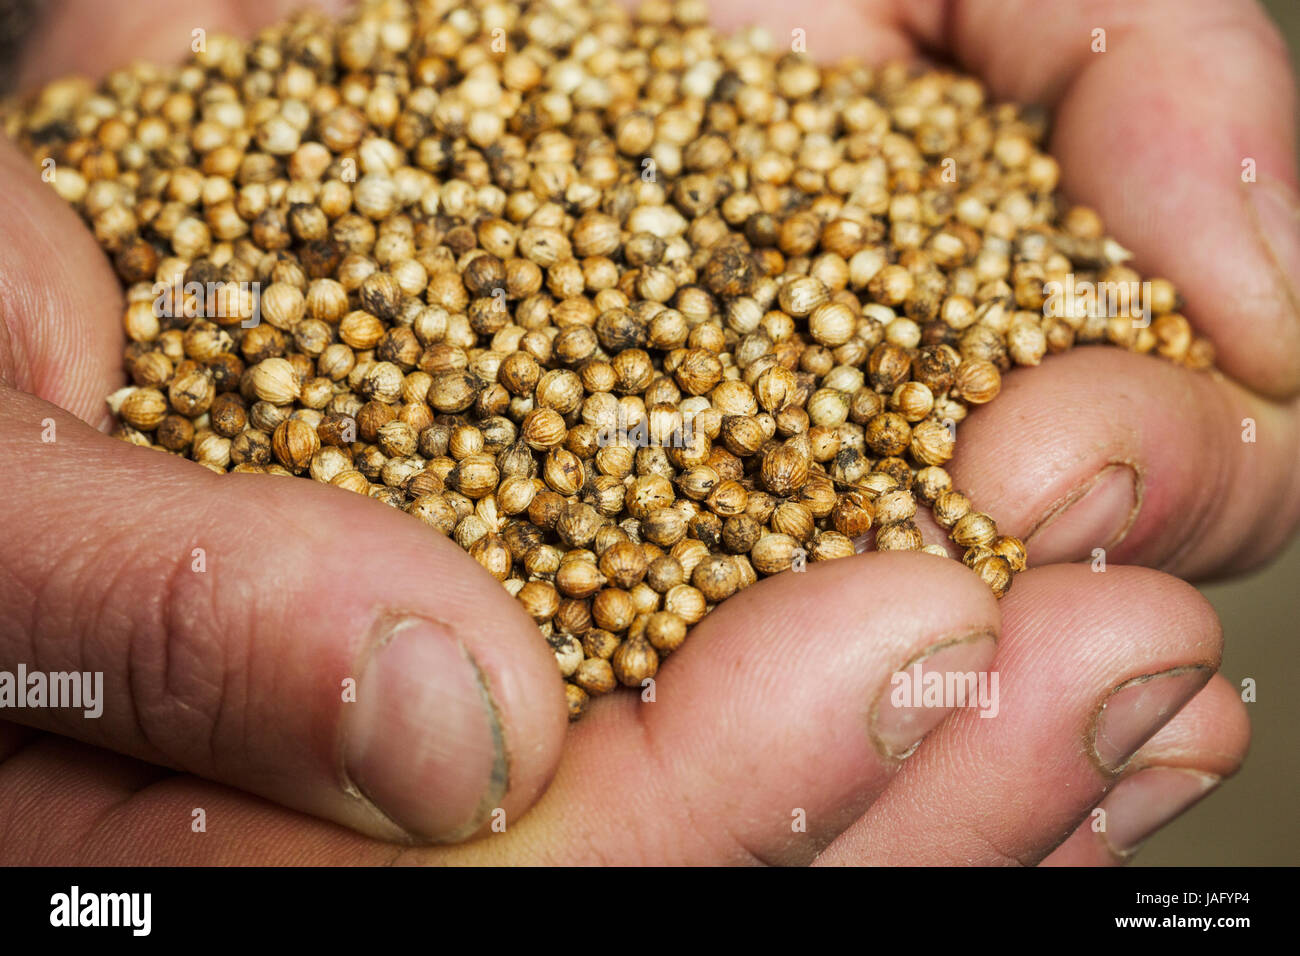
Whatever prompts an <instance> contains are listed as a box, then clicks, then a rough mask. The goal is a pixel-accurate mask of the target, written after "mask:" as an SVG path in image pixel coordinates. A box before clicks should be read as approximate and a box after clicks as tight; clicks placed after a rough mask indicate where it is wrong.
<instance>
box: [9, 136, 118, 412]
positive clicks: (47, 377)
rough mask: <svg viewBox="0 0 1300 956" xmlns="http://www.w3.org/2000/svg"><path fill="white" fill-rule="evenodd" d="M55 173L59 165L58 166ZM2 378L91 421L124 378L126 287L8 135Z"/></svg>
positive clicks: (67, 208) (73, 213)
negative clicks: (123, 309)
mask: <svg viewBox="0 0 1300 956" xmlns="http://www.w3.org/2000/svg"><path fill="white" fill-rule="evenodd" d="M56 175H57V172H56ZM0 176H3V177H4V179H5V181H6V182H8V183H11V184H12V185H13V188H12V189H9V190H6V192H5V196H4V206H3V208H4V215H2V216H0V303H2V305H0V384H4V385H9V386H12V387H14V388H18V389H21V390H23V391H25V392H31V393H32V394H35V395H39V396H40V397H41V398H44V399H46V400H47V401H51V402H54V403H55V404H56V405H59V406H61V407H62V408H66V409H67V410H68V411H70V412H72V413H73V414H74V415H77V416H78V417H80V418H82V419H84V420H85V421H88V422H90V423H91V424H93V425H104V424H106V423H107V421H108V408H107V406H105V404H104V396H105V395H108V394H109V393H110V392H112V391H113V390H114V389H115V388H117V387H118V386H119V385H120V384H121V380H122V371H121V369H122V355H121V349H122V332H121V315H122V293H121V288H120V286H119V285H118V282H117V278H116V277H115V276H114V275H113V270H112V269H111V268H110V267H109V265H108V262H107V260H106V259H105V258H104V255H103V253H101V252H100V251H99V247H98V246H97V245H96V244H95V240H94V237H93V236H92V235H91V234H90V232H89V231H88V230H87V229H86V227H85V226H84V225H83V224H82V222H81V220H80V219H79V218H78V217H77V214H76V213H75V212H73V211H72V209H71V208H70V207H69V206H68V204H67V203H65V202H64V201H63V200H62V199H60V198H59V197H58V195H57V194H56V193H55V192H54V190H53V189H51V188H50V187H49V186H47V185H46V184H44V183H42V182H41V179H40V176H38V175H37V174H36V173H35V172H34V171H33V170H32V167H31V163H30V161H29V160H27V159H26V158H24V157H23V156H21V155H20V154H19V153H18V151H17V150H16V149H15V148H14V147H13V145H11V144H10V143H9V141H8V140H6V139H4V138H2V137H0Z"/></svg>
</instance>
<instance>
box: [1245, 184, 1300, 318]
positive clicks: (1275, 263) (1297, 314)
mask: <svg viewBox="0 0 1300 956" xmlns="http://www.w3.org/2000/svg"><path fill="white" fill-rule="evenodd" d="M1252 190H1267V191H1269V192H1272V193H1275V194H1276V195H1277V196H1278V198H1281V199H1283V200H1285V201H1286V203H1287V205H1289V206H1290V207H1291V208H1292V210H1293V211H1296V207H1295V200H1294V199H1293V198H1292V197H1290V196H1287V195H1286V193H1285V192H1284V191H1283V189H1282V184H1281V183H1280V182H1275V181H1274V180H1273V177H1271V176H1268V177H1259V178H1258V181H1256V182H1254V183H1246V182H1242V183H1239V184H1238V194H1239V198H1240V201H1241V204H1242V206H1243V207H1244V208H1245V210H1246V217H1247V218H1248V219H1249V220H1250V225H1251V228H1252V229H1253V230H1254V232H1255V237H1256V238H1257V239H1258V240H1259V244H1260V246H1261V247H1262V248H1263V250H1264V255H1265V257H1266V258H1267V259H1268V262H1269V265H1271V266H1272V267H1273V272H1274V274H1275V280H1276V282H1277V285H1278V287H1279V288H1280V289H1281V290H1282V295H1283V296H1284V297H1285V298H1286V305H1287V307H1288V308H1289V309H1290V310H1291V314H1292V318H1293V319H1294V320H1295V321H1297V322H1300V299H1297V295H1296V289H1295V286H1294V285H1293V284H1292V283H1291V281H1290V279H1289V278H1288V276H1287V273H1286V269H1285V267H1284V266H1283V265H1282V261H1281V259H1279V258H1278V255H1277V251H1276V250H1275V249H1274V248H1273V243H1272V242H1270V241H1269V237H1268V233H1266V232H1265V231H1264V228H1263V224H1262V223H1261V221H1260V217H1259V208H1258V206H1257V205H1256V203H1255V201H1254V200H1253V198H1252V197H1251V191H1252ZM1297 212H1298V214H1297V215H1296V216H1295V217H1294V218H1295V219H1296V222H1297V225H1298V226H1300V211H1297Z"/></svg>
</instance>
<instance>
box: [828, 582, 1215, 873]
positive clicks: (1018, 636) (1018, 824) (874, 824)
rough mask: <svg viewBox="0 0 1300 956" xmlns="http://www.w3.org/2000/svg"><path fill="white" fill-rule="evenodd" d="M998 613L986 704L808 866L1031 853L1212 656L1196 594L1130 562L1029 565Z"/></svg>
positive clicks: (1063, 833)
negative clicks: (993, 678) (1099, 568)
mask: <svg viewBox="0 0 1300 956" xmlns="http://www.w3.org/2000/svg"><path fill="white" fill-rule="evenodd" d="M1002 612H1003V640H1002V642H1001V644H1000V646H999V648H998V659H997V664H996V672H997V674H998V675H999V681H998V685H997V695H996V709H995V711H994V710H992V709H989V708H986V709H984V710H976V709H972V708H967V709H963V710H961V711H959V712H958V713H956V714H954V715H952V717H950V718H949V720H948V721H947V722H946V723H945V724H944V725H942V726H941V727H940V728H939V729H938V731H936V732H935V733H934V734H932V735H931V736H930V737H929V738H927V740H926V741H925V742H924V743H923V744H922V745H921V747H920V748H919V749H918V750H917V752H916V753H915V754H914V755H913V756H912V757H911V758H910V759H909V760H908V761H907V762H906V763H905V764H904V765H903V767H902V769H901V770H900V771H899V773H898V776H896V777H895V778H894V780H893V781H891V782H890V785H889V787H888V788H887V789H886V790H885V792H884V793H883V794H882V795H881V797H880V798H879V799H878V800H877V801H876V802H875V803H874V804H873V805H872V806H871V808H870V809H869V810H868V811H867V812H866V814H865V815H864V816H863V817H862V819H861V820H859V821H858V822H857V823H855V824H854V825H853V826H852V827H850V828H849V830H847V831H846V832H845V833H844V834H843V835H842V836H840V837H839V838H838V839H836V840H835V842H834V843H832V844H831V845H830V847H828V848H827V850H826V852H825V853H824V854H822V856H821V857H819V858H818V862H819V863H825V864H868V865H886V864H904V863H911V864H915V863H924V864H932V865H933V864H942V865H953V864H976V865H989V864H1000V863H1024V864H1029V863H1035V862H1037V861H1039V860H1041V859H1042V858H1043V857H1045V856H1046V855H1047V853H1048V852H1050V851H1051V850H1052V849H1053V848H1054V847H1056V846H1057V845H1058V844H1060V843H1061V842H1062V841H1063V840H1064V839H1065V838H1066V837H1067V836H1068V835H1069V834H1070V833H1071V832H1072V831H1073V829H1074V828H1075V826H1076V825H1077V824H1078V822H1079V820H1081V819H1082V818H1083V816H1084V815H1085V814H1086V813H1087V812H1088V811H1089V810H1090V809H1091V808H1092V807H1093V806H1094V805H1095V804H1096V803H1097V801H1098V800H1100V798H1101V796H1102V794H1103V793H1104V792H1105V791H1106V789H1107V788H1108V787H1109V786H1110V784H1111V783H1112V781H1113V780H1114V779H1115V775H1116V774H1117V773H1119V772H1120V771H1122V770H1123V769H1124V768H1125V767H1126V766H1128V765H1129V762H1130V760H1131V758H1132V756H1133V754H1134V753H1135V752H1137V751H1138V749H1139V748H1140V747H1141V746H1142V744H1143V743H1145V742H1146V741H1147V740H1148V739H1150V738H1151V737H1152V736H1153V735H1154V734H1155V733H1156V732H1157V731H1158V730H1159V729H1160V728H1161V727H1162V726H1164V725H1165V724H1166V723H1167V722H1168V720H1169V718H1170V717H1172V716H1173V715H1174V714H1175V713H1177V712H1178V710H1179V709H1180V708H1181V707H1182V706H1183V705H1184V704H1186V703H1187V701H1188V700H1190V699H1191V698H1192V697H1193V696H1194V695H1195V694H1196V693H1197V692H1198V691H1199V690H1200V688H1201V687H1203V686H1204V685H1205V683H1206V681H1208V680H1209V678H1210V676H1211V674H1212V673H1213V672H1214V670H1215V669H1216V668H1217V666H1218V662H1219V654H1220V646H1221V634H1220V631H1219V626H1218V621H1217V619H1216V618H1215V616H1214V613H1213V611H1212V610H1211V609H1210V607H1209V605H1208V604H1207V603H1206V602H1205V600H1204V599H1203V598H1202V597H1200V595H1199V594H1198V593H1197V592H1196V591H1195V590H1194V589H1192V588H1191V587H1190V586H1188V585H1186V584H1183V583H1182V582H1180V581H1178V580H1177V579H1175V578H1171V577H1167V576H1165V575H1161V574H1158V573H1156V572H1152V571H1147V570H1144V569H1140V568H1112V569H1111V570H1110V571H1109V572H1107V573H1106V574H1105V575H1100V574H1097V575H1094V574H1091V573H1089V571H1088V570H1087V569H1086V568H1083V567H1079V566H1072V565H1055V566H1052V567H1048V568H1038V569H1035V570H1033V571H1029V572H1026V573H1025V574H1023V575H1021V576H1020V577H1019V578H1018V579H1017V581H1016V586H1015V588H1013V589H1012V591H1011V593H1010V594H1008V595H1007V597H1006V598H1004V599H1003V601H1002ZM991 686H992V685H990V689H991ZM983 713H992V714H993V716H992V719H984V717H983V716H982V714H983Z"/></svg>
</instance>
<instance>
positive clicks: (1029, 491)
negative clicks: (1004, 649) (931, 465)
mask: <svg viewBox="0 0 1300 956" xmlns="http://www.w3.org/2000/svg"><path fill="white" fill-rule="evenodd" d="M1050 365H1051V369H1052V374H1051V375H1036V374H1034V370H1024V371H1015V372H1012V373H1011V374H1010V375H1008V376H1007V378H1006V382H1005V387H1004V389H1003V391H1002V394H1001V395H999V397H998V401H997V403H995V404H991V405H989V406H988V407H987V408H981V409H979V410H978V411H977V412H976V413H975V414H973V415H971V416H970V418H969V419H968V420H967V421H965V422H963V423H962V424H961V426H960V429H961V433H960V444H959V452H958V455H957V457H956V458H955V459H954V461H953V463H952V467H951V471H952V474H953V479H954V482H955V483H956V484H957V485H958V486H960V487H961V488H963V490H965V491H967V493H968V494H969V495H970V496H971V499H972V500H973V501H975V502H977V503H978V506H979V507H980V508H981V509H983V510H986V511H987V512H988V513H989V514H992V515H995V516H996V517H997V520H998V524H999V527H1003V528H1005V529H1006V531H1007V532H1008V533H1010V534H1015V535H1018V536H1021V537H1023V538H1024V539H1025V540H1026V542H1027V545H1028V549H1029V560H1030V563H1031V564H1033V565H1043V564H1052V563H1057V562H1063V561H1076V560H1093V559H1095V558H1097V557H1098V556H1099V555H1098V552H1097V551H1096V549H1103V550H1104V558H1105V561H1107V562H1114V563H1135V564H1144V565H1150V566H1154V567H1159V568H1162V569H1164V570H1167V571H1169V572H1170V573H1171V574H1176V575H1178V576H1180V577H1188V578H1200V577H1204V576H1207V575H1212V574H1229V573H1241V572H1243V571H1246V570H1248V569H1250V568H1252V567H1255V566H1257V565H1259V564H1262V563H1263V562H1265V561H1267V560H1269V558H1271V557H1272V556H1273V555H1275V554H1276V553H1277V552H1278V551H1279V550H1280V549H1281V548H1282V547H1283V546H1284V545H1285V543H1286V541H1287V540H1288V539H1289V538H1290V535H1291V533H1292V531H1293V529H1294V528H1295V526H1296V523H1297V521H1300V472H1297V470H1296V468H1295V463H1296V462H1297V461H1300V415H1298V414H1297V411H1298V410H1300V405H1297V403H1295V402H1293V403H1291V404H1290V405H1289V406H1280V405H1275V404H1272V403H1270V402H1267V401H1263V400H1261V399H1258V398H1256V397H1255V396H1253V395H1251V394H1250V393H1249V392H1247V391H1246V390H1245V389H1243V388H1241V387H1239V386H1237V385H1235V384H1233V383H1231V382H1228V381H1226V380H1224V379H1222V378H1219V377H1215V376H1210V375H1193V374H1189V373H1187V372H1186V371H1184V370H1181V369H1178V368H1176V367H1173V366H1171V365H1169V364H1168V363H1166V362H1162V361H1158V360H1155V359H1151V358H1148V357H1144V356H1139V355H1132V354H1130V353H1127V352H1120V351H1118V350H1112V349H1093V348H1088V349H1078V350H1075V351H1073V352H1071V353H1069V354H1066V355H1061V356H1057V357H1054V358H1052V359H1051V361H1050ZM1061 409H1069V415H1068V417H1062V413H1061Z"/></svg>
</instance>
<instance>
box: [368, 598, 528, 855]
mask: <svg viewBox="0 0 1300 956" xmlns="http://www.w3.org/2000/svg"><path fill="white" fill-rule="evenodd" d="M344 706H345V707H347V708H348V712H347V713H345V715H344V725H343V728H344V730H343V732H344V747H343V760H344V768H345V770H346V772H347V775H348V777H349V780H350V782H351V783H352V784H353V785H354V786H355V787H356V788H357V789H358V790H360V791H361V793H362V794H363V795H364V796H365V797H366V798H367V799H369V800H370V801H371V802H372V803H373V804H374V805H375V806H376V807H377V808H378V809H379V810H380V811H381V812H382V813H383V814H384V815H385V816H387V817H388V818H389V819H390V820H391V821H393V823H395V824H396V825H397V826H399V827H400V828H401V829H402V830H404V831H405V832H406V833H407V834H409V835H410V836H411V837H412V838H413V839H416V840H421V841H426V842H430V841H432V842H450V841H455V840H460V839H464V838H465V837H467V836H469V835H470V834H472V833H473V832H474V831H475V830H477V829H478V827H479V825H480V824H481V822H482V820H483V819H485V818H486V815H487V814H489V813H490V812H491V811H492V808H493V807H495V806H496V805H497V803H498V802H499V800H500V799H501V797H502V796H503V795H504V793H505V788H506V761H505V748H504V744H503V740H502V735H501V727H500V723H499V720H498V718H497V712H496V708H495V706H494V705H493V703H492V700H491V697H490V696H489V694H488V692H487V689H486V687H485V686H484V682H483V679H482V676H481V674H480V673H479V670H478V667H477V666H476V665H475V663H474V661H473V659H472V658H471V657H470V656H469V654H468V653H467V652H466V651H465V649H464V647H462V646H461V644H460V642H459V641H457V640H456V639H455V638H454V637H453V636H452V635H451V634H450V633H449V632H448V631H447V630H446V629H445V628H443V627H441V626H440V625H438V624H436V623H435V622H432V621H428V620H424V619H420V618H406V619H403V620H400V621H396V622H387V623H386V624H384V625H382V630H381V633H380V636H379V638H378V640H377V641H376V642H375V643H374V645H373V649H372V651H371V653H370V658H369V661H368V662H367V663H366V665H365V668H364V670H363V672H362V674H361V678H360V680H359V681H358V683H357V688H356V701H355V702H354V703H349V704H345V705H344Z"/></svg>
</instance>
